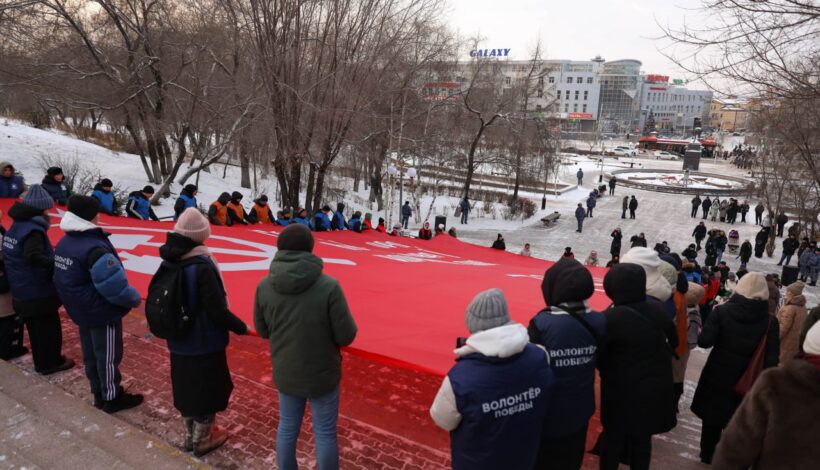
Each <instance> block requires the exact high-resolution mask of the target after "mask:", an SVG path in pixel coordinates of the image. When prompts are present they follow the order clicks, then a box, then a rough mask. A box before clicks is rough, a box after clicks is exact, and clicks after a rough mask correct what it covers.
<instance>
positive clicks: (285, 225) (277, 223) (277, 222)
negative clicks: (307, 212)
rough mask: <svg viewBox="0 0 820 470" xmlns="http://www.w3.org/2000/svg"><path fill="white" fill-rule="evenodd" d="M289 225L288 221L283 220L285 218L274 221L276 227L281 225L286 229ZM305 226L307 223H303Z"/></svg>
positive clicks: (289, 221)
mask: <svg viewBox="0 0 820 470" xmlns="http://www.w3.org/2000/svg"><path fill="white" fill-rule="evenodd" d="M290 224H291V220H290V219H285V218H281V219H276V225H281V226H282V227H287V226H288V225H290ZM305 225H307V221H305Z"/></svg>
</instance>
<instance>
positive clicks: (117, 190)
mask: <svg viewBox="0 0 820 470" xmlns="http://www.w3.org/2000/svg"><path fill="white" fill-rule="evenodd" d="M53 166H57V167H60V168H62V170H63V175H65V179H64V180H63V182H64V183H65V185H66V188H68V191H69V192H70V193H71V194H82V195H85V196H89V195H91V193H92V191H94V186H96V185H97V183H99V182H100V180H102V179H103V178H104V177H105V176H104V175H103V174H102V173H100V170H99V169H98V168H96V167H94V166H92V165H89V164H86V163H82V162H81V160H80V158H79V157H77V156H75V157H74V158H68V157H64V156H46V155H41V156H40V168H42V169H43V174H44V175H45V173H46V171H47V170H48V169H49V168H51V167H53ZM112 182H114V181H113V180H112ZM111 192H112V193H114V199H115V201H116V204H115V206H114V213H115V214H117V215H122V214H123V207H124V206H125V201H126V200H127V199H128V189H127V188H122V187H120V186H117V184H116V182H114V187H113V188H111Z"/></svg>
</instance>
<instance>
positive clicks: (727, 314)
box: [692, 294, 780, 427]
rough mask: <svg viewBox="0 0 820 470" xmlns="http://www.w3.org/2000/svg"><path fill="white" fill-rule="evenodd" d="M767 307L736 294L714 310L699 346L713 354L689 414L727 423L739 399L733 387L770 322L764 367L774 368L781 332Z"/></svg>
mask: <svg viewBox="0 0 820 470" xmlns="http://www.w3.org/2000/svg"><path fill="white" fill-rule="evenodd" d="M768 307H769V304H768V302H767V301H765V300H751V299H747V298H746V297H743V296H742V295H739V294H735V295H733V296H732V297H731V298H730V299H729V301H728V302H726V303H725V304H723V305H720V306H719V307H717V308H715V310H714V311H713V312H712V314H711V315H709V318H708V320H706V324H705V325H703V331H702V332H701V334H700V337H699V338H698V346H700V347H702V348H712V352H711V353H710V354H709V359H708V360H707V361H706V366H705V367H704V368H703V372H702V373H701V375H700V381H699V382H698V388H697V390H696V391H695V397H694V399H693V400H692V411H693V412H694V413H695V414H696V415H697V416H698V417H700V418H701V419H702V420H703V421H705V422H708V423H709V424H711V425H716V426H721V427H725V426H726V425H727V424H728V423H729V420H730V419H731V418H732V415H733V414H734V413H735V410H736V409H737V407H738V405H740V402H741V399H742V398H741V397H740V396H738V395H737V394H736V393H735V391H734V387H735V384H737V382H738V380H740V377H741V376H742V375H743V372H745V371H746V367H747V366H748V365H749V361H750V360H751V359H752V355H753V354H754V352H755V349H757V345H758V344H759V343H760V340H761V339H762V338H763V333H764V332H765V331H766V324H767V322H769V321H770V320H771V322H772V323H771V325H770V326H769V337H768V341H767V343H766V351H765V356H764V361H763V367H764V368H765V367H774V366H776V365H777V361H778V356H779V353H780V339H779V331H780V328H779V326H778V323H777V318H775V317H772V316H771V315H769V311H768Z"/></svg>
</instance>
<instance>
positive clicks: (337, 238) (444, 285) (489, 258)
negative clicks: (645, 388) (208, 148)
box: [0, 199, 610, 375]
mask: <svg viewBox="0 0 820 470" xmlns="http://www.w3.org/2000/svg"><path fill="white" fill-rule="evenodd" d="M13 202H14V201H12V200H9V199H0V209H1V210H3V212H4V213H5V212H7V210H8V208H9V207H10V205H11V204H12V203H13ZM61 215H62V209H60V208H55V209H54V210H53V211H51V216H52V229H51V230H50V231H49V237H50V238H51V240H52V242H53V243H55V244H56V242H57V241H58V240H59V239H60V237H62V235H63V232H62V231H61V230H60V229H59V227H58V225H59V221H60V217H61ZM3 223H4V225H6V226H7V227H8V226H9V225H10V224H11V220H10V219H9V218H8V217H4V220H3ZM100 226H101V227H102V228H103V229H104V230H106V231H108V232H111V233H112V237H111V241H112V243H113V244H114V246H115V247H116V248H117V251H118V253H119V255H120V257H121V259H122V260H123V264H124V265H125V267H126V269H127V271H128V279H129V281H130V282H131V283H132V284H133V285H134V286H135V287H136V288H137V289H138V290H139V291H140V292H141V293H142V294H143V296H145V294H146V292H147V289H148V283H149V282H150V280H151V276H152V275H153V273H154V272H155V271H156V268H157V267H158V266H159V264H160V262H161V260H160V258H159V253H158V248H159V246H160V245H162V243H164V241H165V233H166V232H167V231H169V230H171V229H172V228H173V223H172V222H151V221H141V220H135V219H129V218H125V217H109V216H101V217H100ZM278 231H279V228H278V227H273V226H271V225H268V226H264V227H262V226H258V225H257V226H249V227H244V226H239V227H219V226H214V227H212V232H213V234H212V236H211V238H210V239H209V240H208V241H207V245H208V246H209V247H210V248H211V250H212V251H213V252H214V254H215V256H216V258H217V260H218V261H219V263H220V267H221V269H222V274H223V278H224V280H225V287H226V290H227V291H228V298H229V303H230V306H231V310H232V311H234V312H235V313H236V314H237V315H238V316H239V317H240V318H242V319H243V320H244V321H245V322H246V323H247V324H248V325H251V326H252V325H253V297H254V293H255V291H256V286H257V284H258V283H259V281H260V280H261V279H262V278H263V277H265V275H266V273H267V271H268V269H269V265H270V260H271V259H272V258H273V256H274V254H275V253H276V237H277V233H278ZM315 236H316V244H315V245H316V248H315V253H316V255H317V256H319V257H321V258H322V259H323V260H324V262H325V273H326V274H328V275H330V276H333V277H335V278H336V279H338V280H339V282H340V284H341V285H342V289H343V290H344V293H345V296H346V297H347V300H348V303H349V305H350V309H351V311H352V312H353V316H354V318H355V319H356V323H357V324H358V326H359V334H358V336H357V337H356V341H355V342H354V343H353V345H352V346H351V347H350V348H348V350H349V351H350V352H351V353H352V354H356V355H358V356H362V357H365V358H367V359H370V360H373V361H376V362H379V363H382V364H386V365H390V366H395V367H402V368H409V369H413V370H418V371H421V372H425V373H432V374H436V375H443V374H445V373H446V372H447V370H449V368H450V367H451V366H452V364H453V360H454V354H453V349H454V347H455V342H456V338H457V337H459V336H467V335H468V334H469V333H468V331H467V328H466V326H465V321H464V312H465V310H466V307H467V305H468V304H469V302H470V300H472V298H473V297H474V296H475V295H476V294H477V293H478V292H480V291H483V290H486V289H490V288H493V287H497V288H501V289H502V290H503V291H504V294H505V296H506V298H507V303H508V306H509V309H510V315H511V317H512V319H513V320H515V321H518V322H521V323H523V324H524V325H526V324H528V322H529V320H530V318H531V317H532V316H533V315H534V314H535V313H536V312H538V311H539V310H540V309H541V308H543V306H544V300H543V297H542V294H541V279H542V277H543V274H544V271H545V270H546V269H547V268H549V267H550V266H551V265H552V264H553V263H552V262H549V261H544V260H541V259H537V258H526V257H522V256H518V255H515V254H512V253H508V252H500V251H497V250H493V249H490V248H485V247H481V246H476V245H472V244H469V243H464V242H461V241H459V240H457V239H454V238H452V237H449V236H440V237H436V238H434V239H433V240H430V241H425V240H418V239H413V238H396V237H389V236H386V235H383V234H380V233H376V232H369V233H367V232H366V233H361V234H360V233H354V232H350V231H344V232H325V233H318V234H316V235H315ZM590 271H591V272H592V274H593V277H594V278H595V281H596V293H595V295H594V296H593V297H592V299H591V300H590V306H591V307H592V308H593V309H599V310H600V309H604V308H606V306H607V305H609V303H610V302H609V300H608V299H607V297H606V296H605V295H604V294H603V289H602V288H601V283H602V279H603V276H604V274H605V273H606V269H604V268H590Z"/></svg>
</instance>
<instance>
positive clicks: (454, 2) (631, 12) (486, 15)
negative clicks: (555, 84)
mask: <svg viewBox="0 0 820 470" xmlns="http://www.w3.org/2000/svg"><path fill="white" fill-rule="evenodd" d="M699 5H700V0H447V7H446V9H447V11H448V18H447V22H448V23H449V24H450V25H451V26H452V27H453V28H455V29H456V30H458V31H460V33H461V34H462V36H463V37H472V36H475V35H476V33H478V34H479V35H480V36H481V37H482V38H485V41H484V42H483V44H484V47H485V48H488V49H491V48H509V49H511V50H510V56H511V57H512V58H513V59H516V60H526V59H528V58H529V57H530V53H531V50H532V47H533V45H534V44H535V43H536V39H537V38H538V37H539V35H540V38H541V43H542V45H543V46H544V50H545V53H544V54H543V57H544V58H545V59H571V60H589V59H591V58H593V57H595V56H596V55H600V56H601V57H603V58H604V59H606V60H618V59H637V60H640V61H641V62H642V63H643V67H642V69H643V71H644V72H646V73H650V74H660V75H669V76H670V78H682V79H687V78H690V77H687V76H686V75H685V74H684V73H683V71H681V70H680V69H679V68H678V67H676V66H675V64H674V63H672V62H671V61H670V60H669V59H667V58H666V57H664V56H663V54H662V53H661V52H660V51H659V50H658V48H660V47H664V46H665V44H664V43H663V42H662V41H658V40H657V39H656V38H658V37H660V36H661V35H662V34H663V32H662V30H661V28H660V27H659V26H658V24H662V25H667V24H668V25H673V26H681V25H682V24H683V23H684V21H687V22H697V21H698V17H700V16H702V14H701V13H698V12H696V11H693V9H695V8H697V7H698V6H699ZM466 58H468V57H465V59H466ZM690 86H691V87H692V88H704V87H703V86H702V85H698V84H696V83H692V84H691V85H690Z"/></svg>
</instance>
